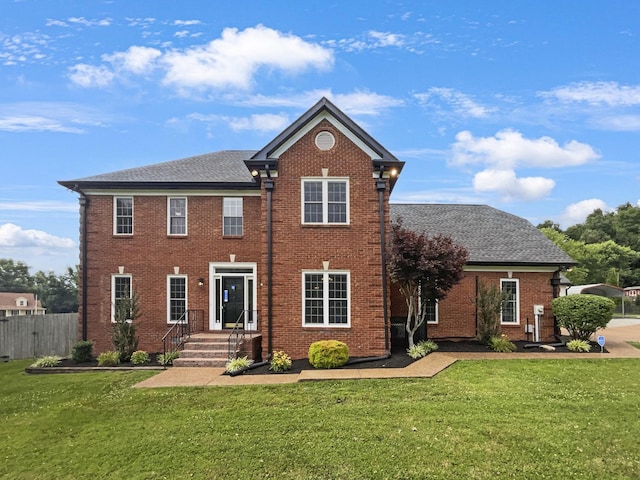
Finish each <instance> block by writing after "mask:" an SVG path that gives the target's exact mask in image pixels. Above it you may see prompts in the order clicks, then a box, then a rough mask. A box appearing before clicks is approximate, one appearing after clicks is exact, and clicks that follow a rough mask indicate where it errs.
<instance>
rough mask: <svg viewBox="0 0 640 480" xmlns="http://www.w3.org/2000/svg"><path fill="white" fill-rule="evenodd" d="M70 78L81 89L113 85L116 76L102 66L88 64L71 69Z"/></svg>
mask: <svg viewBox="0 0 640 480" xmlns="http://www.w3.org/2000/svg"><path fill="white" fill-rule="evenodd" d="M69 70H70V71H71V73H70V74H69V78H70V79H71V81H72V82H73V83H75V84H77V85H80V86H81V87H85V88H87V87H106V86H108V85H110V84H111V82H112V81H113V79H114V77H115V75H114V74H113V72H112V71H111V70H110V69H108V68H107V67H105V66H104V65H100V66H98V67H95V66H93V65H87V64H86V63H79V64H77V65H74V66H73V67H70V68H69Z"/></svg>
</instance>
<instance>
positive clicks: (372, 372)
mask: <svg viewBox="0 0 640 480" xmlns="http://www.w3.org/2000/svg"><path fill="white" fill-rule="evenodd" d="M620 323H621V324H622V326H612V327H609V328H607V329H605V330H602V331H600V332H598V334H599V335H604V336H605V341H606V343H605V347H606V349H607V350H608V351H609V353H603V354H594V353H544V352H540V353H537V352H531V353H494V352H486V353H466V352H464V353H463V352H434V353H431V354H429V355H427V356H426V357H425V358H422V359H420V360H418V361H416V362H413V363H412V364H411V365H409V366H408V367H405V368H358V369H349V368H341V369H336V370H303V371H302V372H301V373H299V374H270V375H238V376H237V377H230V376H229V375H223V373H224V368H198V367H172V368H169V369H167V370H163V371H162V372H161V373H159V374H158V375H155V376H153V377H150V378H148V379H146V380H144V381H142V382H140V383H138V384H137V385H135V387H136V388H156V387H195V386H238V385H271V384H283V383H296V382H305V381H318V380H357V379H361V378H431V377H433V376H434V375H436V374H438V373H439V372H441V371H442V370H444V369H445V368H447V367H449V366H450V365H452V364H454V363H455V362H457V361H458V360H507V359H545V360H551V359H553V360H555V359H561V358H573V359H575V358H589V359H592V360H593V359H609V358H640V350H639V349H637V348H635V347H632V346H631V345H629V344H628V343H626V342H627V341H636V342H640V322H634V323H633V324H631V325H627V323H628V322H620ZM613 325H617V323H616V322H614V323H613Z"/></svg>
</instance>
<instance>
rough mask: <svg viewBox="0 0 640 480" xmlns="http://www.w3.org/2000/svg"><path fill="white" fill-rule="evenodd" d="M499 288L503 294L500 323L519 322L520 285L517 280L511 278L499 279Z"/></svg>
mask: <svg viewBox="0 0 640 480" xmlns="http://www.w3.org/2000/svg"><path fill="white" fill-rule="evenodd" d="M500 290H502V292H503V293H504V295H505V299H504V302H503V303H502V315H501V316H500V323H503V324H506V325H518V324H519V323H520V285H519V283H518V280H517V279H511V278H510V279H502V280H500Z"/></svg>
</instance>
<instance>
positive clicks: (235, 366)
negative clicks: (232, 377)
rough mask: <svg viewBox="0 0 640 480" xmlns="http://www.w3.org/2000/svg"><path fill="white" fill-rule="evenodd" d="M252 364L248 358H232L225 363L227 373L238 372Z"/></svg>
mask: <svg viewBox="0 0 640 480" xmlns="http://www.w3.org/2000/svg"><path fill="white" fill-rule="evenodd" d="M252 364H253V360H250V359H249V358H248V357H238V358H232V359H231V360H229V361H228V362H227V372H228V373H235V372H239V371H240V370H244V369H245V368H248V367H250V366H251V365H252Z"/></svg>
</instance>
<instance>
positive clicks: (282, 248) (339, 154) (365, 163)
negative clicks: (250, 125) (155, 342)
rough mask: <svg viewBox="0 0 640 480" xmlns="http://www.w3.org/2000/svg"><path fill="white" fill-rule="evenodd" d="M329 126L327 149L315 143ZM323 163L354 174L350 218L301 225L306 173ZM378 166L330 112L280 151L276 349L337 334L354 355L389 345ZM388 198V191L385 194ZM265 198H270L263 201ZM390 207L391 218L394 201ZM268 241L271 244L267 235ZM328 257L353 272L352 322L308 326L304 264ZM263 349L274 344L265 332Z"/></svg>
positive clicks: (336, 173)
mask: <svg viewBox="0 0 640 480" xmlns="http://www.w3.org/2000/svg"><path fill="white" fill-rule="evenodd" d="M322 130H328V131H330V132H331V133H332V134H333V135H334V137H335V139H336V145H335V146H334V148H333V149H331V150H329V151H320V150H319V149H318V148H317V147H316V146H315V143H314V139H315V136H316V134H317V133H318V132H320V131H322ZM323 168H328V170H329V171H328V176H329V177H349V209H350V224H349V225H347V226H303V225H302V222H301V208H302V207H301V178H302V177H309V176H313V177H321V176H322V169H323ZM372 173H373V172H372V161H371V158H370V157H369V156H368V155H366V154H365V153H364V152H363V151H362V150H360V149H359V148H358V147H357V146H355V145H354V144H353V143H352V142H351V141H350V140H349V139H348V138H346V137H345V136H344V135H343V134H342V133H340V131H338V130H337V129H336V128H334V127H333V126H332V125H331V124H330V123H329V122H327V121H326V120H325V121H322V122H321V123H320V124H319V125H317V126H316V127H314V128H313V129H312V130H311V131H310V132H308V133H307V134H306V135H305V136H304V137H303V138H301V139H300V140H299V141H298V142H297V143H295V144H294V145H293V146H292V147H290V148H289V149H288V150H287V151H286V152H285V153H284V154H283V155H282V156H281V157H280V159H279V161H278V177H277V178H276V179H275V189H274V192H273V210H272V211H273V279H274V283H273V297H272V298H273V349H274V350H284V351H285V352H287V353H288V354H289V355H290V356H291V357H292V358H303V357H306V356H307V353H308V349H309V345H310V344H311V343H313V342H314V341H317V340H325V339H336V340H340V341H343V342H345V343H346V344H347V346H348V347H349V354H350V356H352V357H362V356H373V355H381V354H383V353H384V351H385V344H384V316H383V302H382V273H381V260H380V258H381V257H380V230H379V213H378V211H379V210H378V209H379V204H378V192H377V190H376V185H375V179H373V176H372ZM386 195H388V191H387V192H386ZM265 197H266V195H265ZM387 199H388V196H385V202H386V200H387ZM265 201H266V200H264V199H263V208H265V206H264V205H265V204H264V202H265ZM265 212H266V210H265ZM386 215H387V219H388V209H387V213H386ZM265 235H266V231H265ZM263 245H266V236H265V237H263ZM323 261H329V262H330V264H329V270H345V271H349V272H350V275H351V327H350V328H339V327H336V328H318V327H303V318H302V303H303V299H302V272H303V270H318V271H322V269H323V264H322V262H323ZM265 262H266V258H265ZM262 273H263V276H262V277H261V281H262V283H263V284H264V285H265V288H266V284H267V278H266V269H263V270H262ZM266 302H267V299H266V295H264V296H263V297H262V299H261V310H262V312H263V315H262V318H263V332H265V331H266V325H265V323H266V312H267V303H266ZM263 351H264V352H266V351H267V338H266V335H264V336H263Z"/></svg>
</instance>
